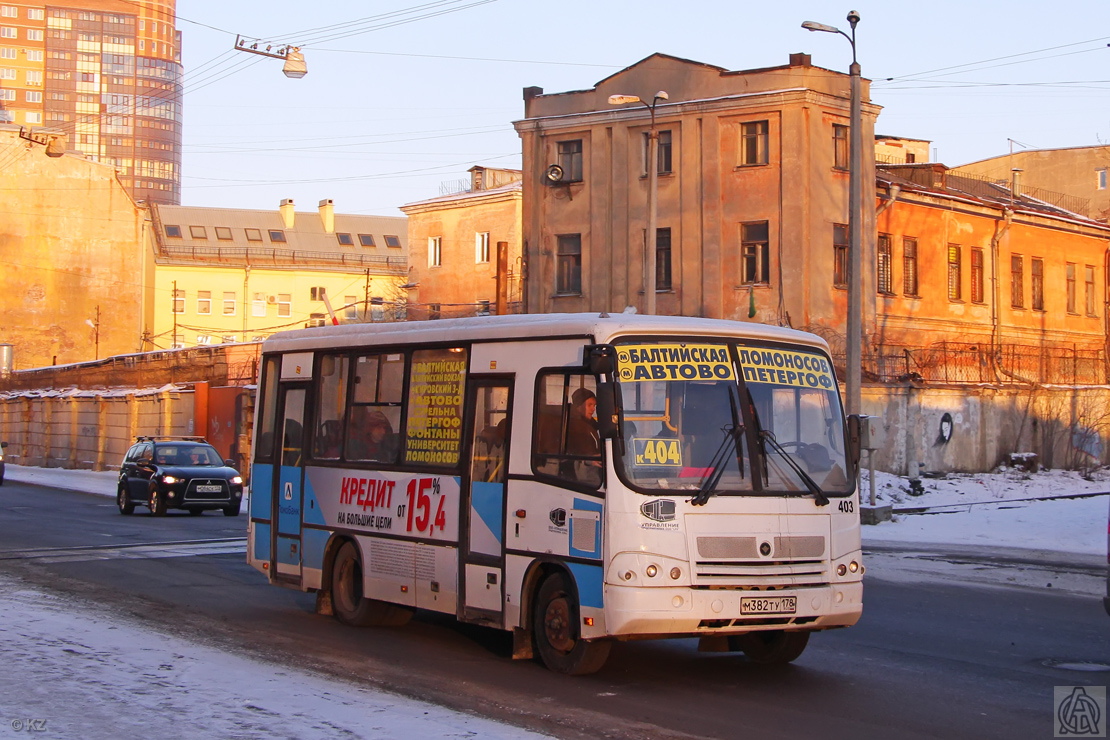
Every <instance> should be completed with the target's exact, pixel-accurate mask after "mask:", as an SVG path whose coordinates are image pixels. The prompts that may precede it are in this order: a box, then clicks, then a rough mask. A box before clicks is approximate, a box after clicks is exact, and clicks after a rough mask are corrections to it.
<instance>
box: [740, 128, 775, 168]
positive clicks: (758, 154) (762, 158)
mask: <svg viewBox="0 0 1110 740" xmlns="http://www.w3.org/2000/svg"><path fill="white" fill-rule="evenodd" d="M768 130H769V127H768V123H767V121H750V122H748V123H741V124H740V165H741V166H743V167H748V166H751V165H757V164H767V161H768V160H767V140H768V133H767V132H768Z"/></svg>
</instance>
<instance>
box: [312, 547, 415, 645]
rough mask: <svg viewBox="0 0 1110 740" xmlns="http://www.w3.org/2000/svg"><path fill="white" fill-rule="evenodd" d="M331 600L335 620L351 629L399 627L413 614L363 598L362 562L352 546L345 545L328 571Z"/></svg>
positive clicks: (398, 607)
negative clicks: (329, 571) (329, 573)
mask: <svg viewBox="0 0 1110 740" xmlns="http://www.w3.org/2000/svg"><path fill="white" fill-rule="evenodd" d="M331 598H332V605H333V607H334V611H335V618H336V619H338V620H339V621H340V622H342V623H343V624H346V625H349V626H351V627H402V626H404V625H406V624H408V621H409V620H410V619H412V610H411V609H409V608H407V607H403V606H398V605H397V604H390V603H387V602H385V601H378V600H376V599H367V598H365V597H364V596H363V595H362V560H361V559H360V558H359V554H358V548H357V547H355V543H353V542H349V541H348V542H344V543H343V545H342V546H341V547H340V548H339V552H337V553H336V554H335V561H334V562H333V563H332V569H331Z"/></svg>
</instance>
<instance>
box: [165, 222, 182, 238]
mask: <svg viewBox="0 0 1110 740" xmlns="http://www.w3.org/2000/svg"><path fill="white" fill-rule="evenodd" d="M166 236H168V237H170V238H172V239H180V238H181V227H180V226H174V225H172V224H166Z"/></svg>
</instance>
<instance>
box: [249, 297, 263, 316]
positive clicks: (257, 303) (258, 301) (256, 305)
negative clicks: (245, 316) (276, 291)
mask: <svg viewBox="0 0 1110 740" xmlns="http://www.w3.org/2000/svg"><path fill="white" fill-rule="evenodd" d="M251 316H255V317H257V318H265V316H266V294H265V293H255V294H254V296H253V297H252V298H251Z"/></svg>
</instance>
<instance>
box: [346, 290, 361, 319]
mask: <svg viewBox="0 0 1110 740" xmlns="http://www.w3.org/2000/svg"><path fill="white" fill-rule="evenodd" d="M343 318H344V319H346V320H347V321H358V296H354V295H349V296H344V297H343Z"/></svg>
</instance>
